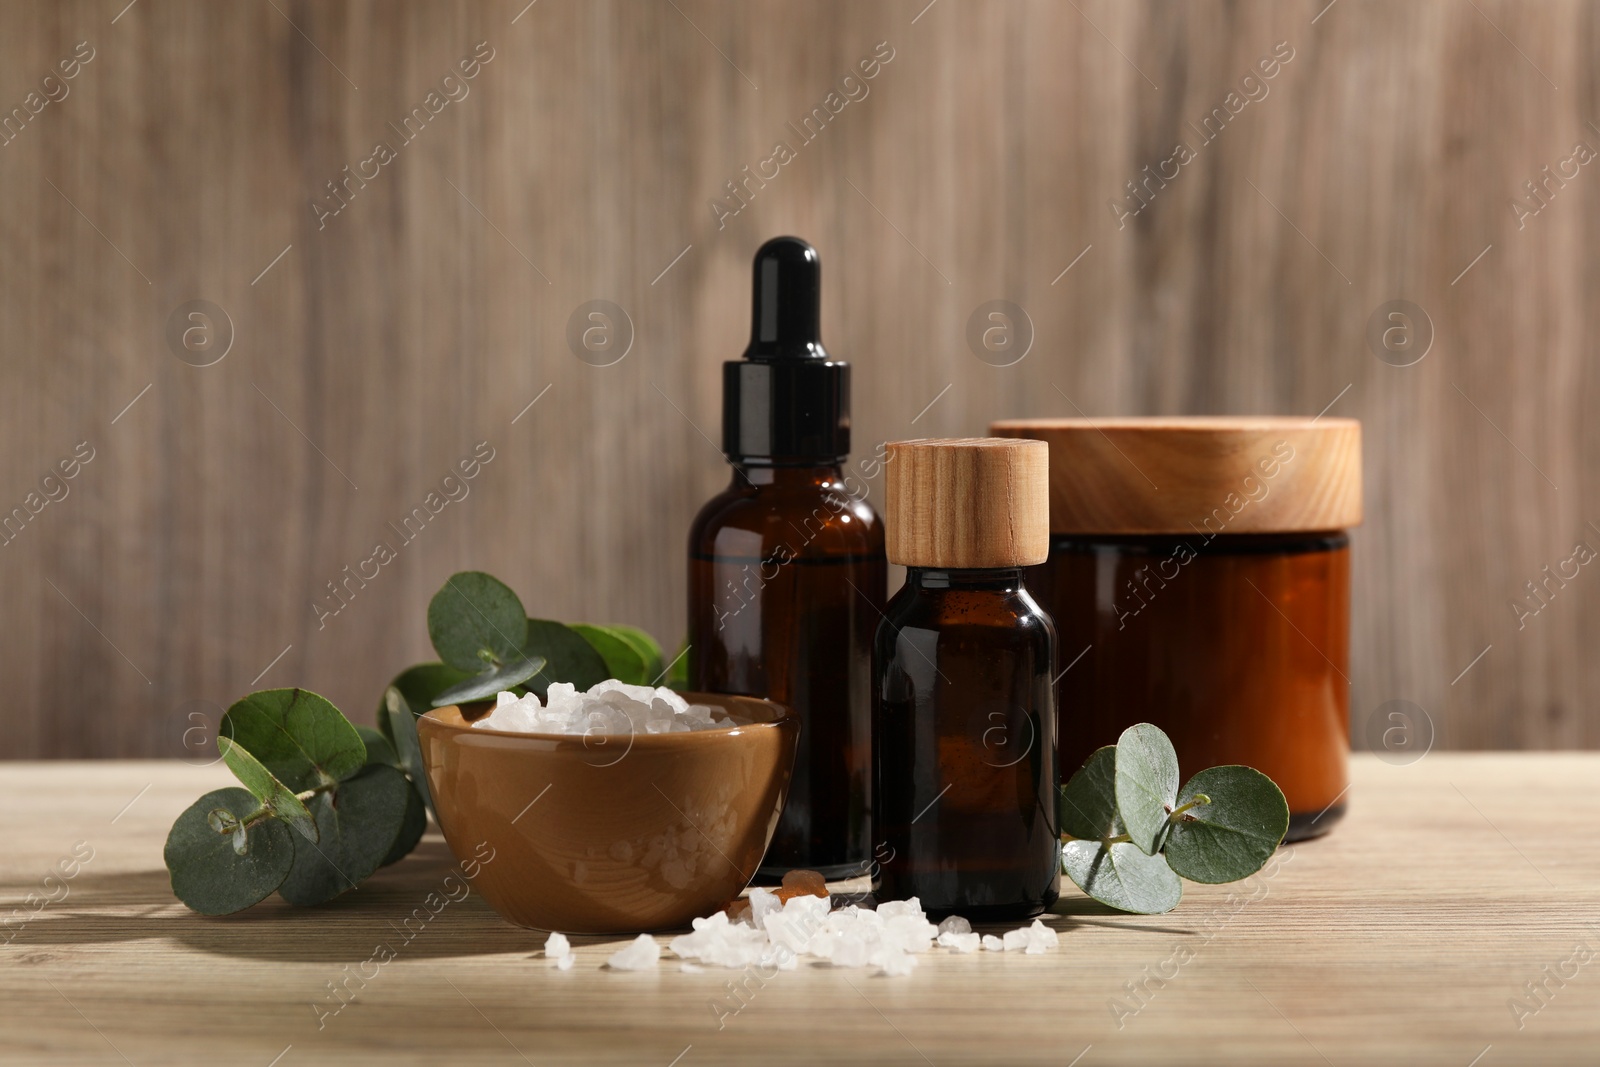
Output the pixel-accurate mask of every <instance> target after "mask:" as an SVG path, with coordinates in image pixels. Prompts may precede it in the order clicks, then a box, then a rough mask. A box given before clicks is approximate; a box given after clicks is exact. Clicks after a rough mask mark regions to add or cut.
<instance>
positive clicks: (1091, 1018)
mask: <svg viewBox="0 0 1600 1067" xmlns="http://www.w3.org/2000/svg"><path fill="white" fill-rule="evenodd" d="M1351 770H1352V777H1353V786H1352V789H1351V792H1350V798H1351V806H1350V814H1349V816H1348V817H1347V819H1346V821H1345V822H1344V823H1342V824H1341V825H1340V826H1339V827H1338V829H1337V830H1336V831H1335V832H1334V833H1333V834H1331V835H1330V836H1328V837H1326V838H1323V839H1320V840H1317V841H1313V842H1307V843H1304V844H1301V845H1296V846H1293V847H1292V848H1287V849H1283V850H1281V851H1280V852H1279V855H1278V857H1277V864H1276V866H1274V867H1271V868H1268V869H1265V870H1263V871H1262V872H1261V873H1259V874H1257V875H1256V876H1254V877H1253V878H1252V879H1250V880H1248V881H1246V882H1243V883H1238V884H1236V885H1233V886H1201V885H1188V886H1186V887H1185V897H1184V900H1183V902H1182V903H1181V904H1180V905H1179V906H1178V908H1177V909H1176V910H1175V911H1173V912H1171V913H1169V914H1166V915H1160V916H1133V915H1119V914H1115V913H1112V912H1109V911H1107V910H1106V909H1104V908H1102V907H1101V906H1099V905H1096V904H1094V903H1092V902H1090V901H1088V900H1087V899H1086V898H1084V897H1082V896H1081V895H1079V894H1077V892H1076V891H1075V890H1073V889H1072V888H1071V887H1070V886H1068V887H1066V890H1065V892H1066V897H1065V899H1064V900H1063V901H1062V902H1061V904H1060V905H1058V907H1057V909H1056V914H1054V915H1051V916H1049V917H1047V918H1048V922H1049V923H1050V925H1051V926H1052V927H1053V928H1054V929H1056V930H1057V931H1059V932H1060V934H1061V946H1060V948H1059V949H1058V950H1057V951H1055V952H1053V953H1047V954H1045V955H1042V956H1025V955H1020V954H1015V953H979V954H978V955H976V956H957V955H951V954H945V953H942V952H935V953H929V954H927V955H925V956H922V957H920V961H921V962H920V964H919V966H918V967H917V968H916V970H915V971H914V972H913V973H912V974H911V975H909V976H907V977H905V978H899V979H889V978H882V977H873V976H872V975H871V974H869V973H868V972H867V971H864V970H836V969H833V968H831V967H828V966H802V967H801V968H799V969H798V970H796V971H791V972H780V973H778V974H776V976H771V975H770V974H769V976H768V978H767V980H766V981H765V982H760V981H752V980H751V979H750V978H749V977H748V976H746V975H743V974H740V973H738V972H728V971H723V970H715V969H708V970H706V971H705V972H704V973H700V974H685V973H683V972H682V971H681V970H680V968H679V965H678V963H677V962H676V961H675V960H674V959H673V957H672V956H671V954H670V952H669V953H667V954H666V956H665V958H664V959H663V960H662V964H661V967H660V969H659V970H657V971H652V972H641V973H617V972H610V971H606V970H604V969H602V964H603V963H604V961H605V959H606V957H607V956H608V955H609V954H610V953H611V952H614V951H616V949H617V948H620V947H621V945H622V944H623V943H625V941H627V940H628V939H627V938H600V937H583V938H574V939H573V941H574V944H575V945H576V947H577V953H578V959H577V963H576V966H575V967H574V968H573V969H572V970H571V971H567V972H558V971H555V970H553V969H551V968H550V967H549V965H548V964H547V963H546V962H545V961H544V960H543V959H542V958H540V956H541V953H540V946H541V945H542V944H543V941H544V936H543V935H542V934H540V933H538V932H535V931H531V930H523V929H519V928H516V927H512V926H509V925H507V924H505V923H503V922H502V921H501V920H499V919H498V918H496V917H495V915H494V914H493V913H492V912H491V911H489V909H488V908H487V907H486V906H485V905H484V904H483V903H482V900H481V898H480V897H479V896H478V895H477V894H476V893H472V894H471V895H469V896H467V897H465V899H460V900H459V901H458V902H455V903H451V904H448V905H446V906H444V907H443V908H442V909H439V910H438V913H437V914H436V915H434V916H433V917H431V918H429V919H428V920H427V922H426V923H422V922H420V921H417V920H413V923H412V926H411V929H413V930H417V931H419V932H416V933H415V934H414V936H412V937H411V938H410V939H409V940H406V941H404V942H401V941H400V939H401V938H402V937H403V934H402V933H399V932H397V931H398V930H400V929H401V927H400V924H402V923H403V922H404V921H405V920H406V919H407V917H408V916H410V915H411V914H412V912H413V911H414V910H415V909H417V908H419V907H422V906H423V902H424V901H425V899H426V898H427V896H428V894H429V893H433V892H437V891H439V890H440V888H441V886H442V885H443V884H444V879H445V878H446V876H447V875H448V874H449V872H450V870H451V860H450V858H449V855H448V853H447V851H446V849H445V846H444V844H443V842H442V841H441V840H440V839H439V838H437V837H436V836H434V835H433V834H432V833H431V832H430V834H429V836H428V837H427V838H425V839H424V841H423V843H422V844H421V846H420V847H419V849H418V851H417V853H416V854H414V855H413V856H412V857H411V858H408V859H407V860H405V861H404V862H402V863H401V864H399V865H398V866H395V867H391V868H388V869H386V870H384V871H383V872H381V873H379V874H378V875H377V876H376V877H374V878H373V879H371V880H370V881H369V882H368V883H366V884H365V885H363V886H362V887H361V888H360V889H359V890H356V891H355V892H354V893H352V894H349V895H348V896H346V897H345V898H342V899H341V900H339V901H338V902H336V903H334V904H331V905H328V906H325V907H320V908H312V909H304V910H296V909H290V908H288V907H287V906H286V905H283V904H281V903H278V902H272V903H267V904H263V905H261V906H259V907H257V908H256V909H254V910H253V911H250V912H247V913H245V914H242V915H239V916H236V917H233V918H227V919H207V918H203V917H201V916H197V915H194V914H192V913H190V912H188V911H187V910H186V909H184V908H183V907H182V905H179V904H177V903H176V902H175V901H173V899H172V897H171V895H170V891H169V889H168V886H167V877H166V872H165V870H164V869H163V868H162V865H161V857H160V850H161V842H162V840H163V838H164V836H165V834H166V831H167V827H168V826H169V824H170V823H171V821H172V819H173V818H174V817H176V815H177V814H178V813H179V812H180V811H181V810H182V809H183V808H184V807H185V806H187V805H188V804H189V803H190V802H192V801H193V799H194V798H195V797H196V796H198V795H199V794H200V793H202V792H203V791H204V790H206V789H208V788H211V787H213V786H215V785H219V784H221V783H222V782H223V781H224V780H225V779H226V777H227V775H226V772H225V771H224V770H223V769H222V768H221V767H220V766H216V767H211V768H204V769H201V768H188V767H183V766H181V765H178V764H175V763H154V762H127V763H53V764H29V763H15V764H10V765H7V766H4V767H0V840H4V841H5V842H6V843H7V847H6V850H5V855H4V857H3V859H0V905H3V910H0V916H7V915H10V914H12V909H13V908H15V907H18V906H20V902H21V901H22V900H23V899H24V898H25V896H26V894H28V893H30V892H33V893H37V894H40V895H41V896H46V895H48V896H52V897H55V898H56V902H55V903H51V904H49V905H47V906H45V907H43V908H42V909H41V910H38V911H37V912H32V913H31V914H32V916H33V917H32V918H31V919H29V920H28V921H26V922H13V923H11V924H10V925H9V926H8V927H0V930H4V931H5V934H4V935H0V940H5V939H6V938H8V941H6V943H4V944H0V996H3V997H4V999H5V1003H6V1005H7V1010H6V1011H5V1012H4V1013H3V1014H0V1060H3V1061H4V1062H6V1063H8V1064H12V1063H14V1064H31V1063H49V1064H62V1063H84V1064H88V1063H107V1062H120V1061H119V1060H118V1056H117V1052H120V1053H121V1054H122V1055H123V1056H125V1057H126V1058H127V1060H128V1061H129V1062H132V1063H139V1064H143V1063H207V1064H211V1063H220V1062H227V1063H242V1064H249V1063H255V1064H262V1065H265V1064H267V1063H269V1062H271V1061H272V1059H273V1057H275V1056H279V1055H280V1054H282V1055H283V1058H282V1060H281V1061H280V1063H281V1064H282V1065H285V1067H287V1065H290V1064H296V1063H302V1064H303V1063H334V1062H337V1063H351V1064H367V1063H371V1064H379V1063H451V1064H458V1063H459V1064H488V1063H519V1064H520V1063H523V1062H524V1061H525V1060H526V1062H532V1063H538V1064H565V1063H573V1064H577V1063H582V1064H610V1063H618V1064H621V1063H632V1064H638V1063H644V1064H656V1065H658V1067H667V1065H668V1064H671V1063H674V1062H676V1063H678V1064H679V1065H680V1067H689V1065H693V1064H706V1063H773V1064H787V1063H794V1064H814V1063H819V1062H828V1063H881V1064H896V1065H898V1064H916V1065H925V1064H927V1063H934V1064H937V1065H939V1067H953V1065H957V1064H968V1063H972V1064H977V1063H985V1064H987V1063H1000V1062H1003V1063H1039V1064H1055V1065H1061V1064H1067V1063H1070V1062H1072V1061H1073V1058H1074V1057H1078V1056H1080V1055H1081V1057H1082V1058H1081V1059H1080V1060H1079V1061H1078V1062H1079V1063H1080V1064H1081V1065H1084V1067H1087V1065H1090V1064H1096V1063H1126V1064H1143V1063H1187V1064H1199V1065H1205V1064H1218V1065H1237V1064H1262V1065H1284V1064H1317V1065H1322V1064H1325V1063H1328V1062H1331V1063H1336V1064H1342V1063H1405V1064H1418V1065H1424V1067H1433V1065H1437V1067H1463V1065H1465V1064H1468V1063H1471V1062H1473V1058H1474V1057H1481V1058H1480V1059H1479V1060H1478V1063H1479V1064H1480V1067H1492V1065H1494V1064H1570V1063H1584V1062H1589V1061H1591V1060H1592V1058H1593V1054H1594V1050H1595V1047H1596V1044H1597V1042H1600V971H1597V968H1600V962H1595V961H1594V960H1593V959H1591V960H1590V961H1589V962H1587V963H1585V964H1574V963H1571V962H1569V961H1571V960H1573V959H1574V951H1575V948H1576V947H1577V946H1579V945H1587V946H1588V947H1589V948H1590V950H1591V951H1593V950H1596V949H1600V927H1597V926H1596V925H1595V916H1596V914H1597V913H1600V912H1597V907H1600V888H1597V887H1600V853H1596V851H1595V850H1594V849H1591V848H1581V847H1580V848H1574V847H1572V842H1574V841H1582V840H1585V839H1586V838H1587V836H1588V834H1589V833H1590V825H1589V823H1590V816H1589V814H1588V809H1589V806H1590V805H1589V800H1590V796H1591V794H1592V792H1593V783H1594V781H1595V780H1596V777H1597V776H1600V756H1596V755H1588V754H1530V755H1498V754H1497V755H1474V754H1454V753H1433V754H1430V755H1427V756H1425V757H1424V758H1423V759H1422V760H1421V761H1420V762H1418V763H1415V764H1412V765H1409V766H1394V765H1389V764H1385V763H1382V762H1380V761H1379V760H1378V759H1376V758H1374V757H1372V756H1357V757H1356V759H1355V760H1354V762H1353V765H1352V768H1351ZM113 820H114V821H113ZM80 842H81V843H83V844H82V845H80V844H79V843H80ZM75 847H77V848H78V850H79V854H80V855H81V854H83V853H84V852H85V851H92V858H91V859H90V860H89V861H88V862H86V863H83V864H82V865H81V868H80V869H79V872H78V874H77V876H76V877H74V878H71V879H68V880H66V881H65V882H60V883H55V884H52V885H51V886H49V887H46V886H45V885H43V884H42V883H43V879H44V877H45V875H46V874H47V873H48V872H49V871H51V870H53V869H55V868H56V865H57V863H58V861H60V860H61V859H62V858H63V857H65V856H70V855H71V854H72V853H73V850H74V848H75ZM60 886H64V887H65V896H63V895H62V889H61V888H60ZM454 895H456V896H459V895H460V894H459V893H458V892H457V893H455V894H454ZM997 930H998V928H995V930H993V931H991V932H997ZM660 940H661V941H662V943H663V944H665V943H666V941H667V940H668V939H667V938H665V937H662V938H661V939H660ZM380 943H381V944H386V945H390V947H393V948H395V949H396V952H397V957H396V958H395V959H394V960H392V961H390V962H387V963H384V964H382V965H381V966H376V965H369V964H368V963H367V961H368V960H369V959H371V958H372V956H373V952H374V949H375V946H377V945H378V944H380ZM1547 968H1548V970H1547ZM374 972H376V973H374ZM363 974H364V975H366V978H365V985H364V986H363V985H362V984H361V981H360V980H359V976H361V975H363ZM1552 974H1554V975H1555V979H1554V980H1552V978H1551V975H1552ZM350 975H357V976H358V979H354V980H352V979H350V978H349V976H350ZM347 980H348V981H349V983H350V984H349V986H348V989H349V991H350V992H351V993H354V994H355V999H354V1001H352V1002H351V1003H349V1004H347V1005H345V1006H344V1007H343V1008H342V1010H339V1011H338V1014H336V1015H331V1016H324V1015H322V1014H320V1013H319V1009H320V1011H321V1012H328V1011H331V1010H333V1009H335V1008H337V1007H338V1001H336V1000H335V999H333V995H332V993H331V992H330V989H329V984H330V983H334V984H338V983H343V982H346V981H347ZM730 980H737V981H739V982H740V983H744V984H745V988H746V990H747V991H746V993H745V995H744V1006H743V1007H741V1008H739V1010H738V1011H737V1013H736V1014H731V1015H723V1016H722V1017H721V1021H722V1023H723V1024H724V1025H723V1026H722V1027H721V1028H720V1029H719V1028H718V1020H719V1014H718V1012H716V1011H715V1010H714V1009H713V1004H717V1003H723V1004H725V1005H732V1006H735V1007H737V1006H738V1005H739V1002H738V1001H732V1000H729V996H730V994H729V990H728V983H729V981H730ZM1530 982H1532V983H1536V984H1539V983H1543V984H1544V989H1545V990H1546V993H1545V994H1544V995H1543V996H1542V999H1541V1000H1530V999H1529V993H1528V990H1527V983H1530ZM347 995H348V994H347ZM1518 1001H1520V1002H1521V1003H1522V1004H1523V1005H1524V1007H1525V1008H1529V1009H1530V1010H1529V1011H1527V1012H1523V1013H1516V1012H1514V1011H1513V1010H1512V1007H1511V1005H1512V1003H1513V1002H1518ZM1534 1007H1536V1008H1537V1010H1531V1009H1532V1008H1534ZM319 1021H320V1023H321V1024H322V1025H321V1026H320V1027H319V1025H318V1024H319ZM1119 1022H1120V1025H1119ZM1519 1022H1520V1023H1521V1026H1520V1027H1519V1026H1518V1023H1519ZM290 1046H292V1047H290ZM286 1047H287V1048H289V1051H288V1052H286V1053H285V1052H284V1050H285V1048H286ZM114 1049H115V1050H116V1051H113V1050H114ZM1085 1050H1087V1051H1085ZM1486 1050H1487V1051H1486ZM680 1056H681V1059H678V1060H676V1061H675V1060H674V1057H680Z"/></svg>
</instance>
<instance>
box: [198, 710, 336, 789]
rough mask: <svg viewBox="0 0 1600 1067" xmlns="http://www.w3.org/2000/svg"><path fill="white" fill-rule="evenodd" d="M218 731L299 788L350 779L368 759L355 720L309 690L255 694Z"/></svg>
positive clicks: (276, 775) (292, 785) (226, 718)
mask: <svg viewBox="0 0 1600 1067" xmlns="http://www.w3.org/2000/svg"><path fill="white" fill-rule="evenodd" d="M219 736H220V737H227V738H230V739H231V740H233V741H234V742H236V743H237V744H239V745H242V746H244V748H245V749H246V750H247V751H248V752H249V753H250V754H251V755H252V756H254V757H255V758H256V759H258V760H260V761H261V764H262V766H264V767H266V769H267V770H269V771H271V772H272V775H273V777H275V778H277V779H278V781H280V782H282V783H283V784H284V785H286V786H288V787H289V788H290V789H291V790H293V791H294V792H296V793H303V792H305V791H306V790H307V789H315V788H317V787H318V786H323V785H328V784H330V783H332V782H337V781H339V780H340V779H343V778H348V777H349V776H350V775H352V774H355V773H356V772H357V771H359V770H360V769H361V768H362V766H363V765H364V764H365V763H366V762H367V746H366V745H365V744H363V743H362V741H361V735H360V734H359V733H357V732H356V728H355V727H354V726H352V725H351V724H350V720H349V719H346V718H345V717H344V716H343V715H342V714H340V712H339V709H338V708H336V707H334V706H333V705H332V704H330V703H329V702H328V701H327V699H326V698H324V697H320V696H318V695H317V694H315V693H313V692H311V691H310V690H307V689H265V690H262V691H261V692H259V693H251V694H250V695H249V696H247V697H245V698H244V699H243V700H241V701H239V702H238V703H236V704H234V705H233V707H231V708H229V709H228V713H227V714H226V715H224V716H223V717H222V728H221V730H220V731H219Z"/></svg>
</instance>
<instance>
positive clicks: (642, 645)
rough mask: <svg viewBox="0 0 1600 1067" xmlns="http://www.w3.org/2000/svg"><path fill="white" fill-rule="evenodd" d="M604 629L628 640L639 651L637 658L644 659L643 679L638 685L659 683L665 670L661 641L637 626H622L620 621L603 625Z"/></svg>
mask: <svg viewBox="0 0 1600 1067" xmlns="http://www.w3.org/2000/svg"><path fill="white" fill-rule="evenodd" d="M604 629H606V630H609V631H610V632H611V633H613V634H615V635H616V636H618V637H620V638H621V639H622V640H624V641H626V642H628V644H630V645H632V646H633V650H634V651H635V652H637V653H639V658H640V659H641V660H643V661H644V681H642V682H640V683H639V684H640V685H660V684H661V675H662V673H663V671H664V670H665V667H666V664H665V662H664V661H663V659H662V654H661V643H660V642H659V641H657V640H656V639H655V638H654V637H651V636H650V635H649V634H648V633H646V632H645V631H644V630H641V629H639V628H638V627H637V626H623V625H622V624H620V623H612V624H611V625H609V626H606V627H604Z"/></svg>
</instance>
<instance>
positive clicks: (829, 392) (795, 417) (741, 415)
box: [722, 237, 850, 466]
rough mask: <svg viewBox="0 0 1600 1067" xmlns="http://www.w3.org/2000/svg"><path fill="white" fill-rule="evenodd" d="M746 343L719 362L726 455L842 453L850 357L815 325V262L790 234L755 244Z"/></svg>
mask: <svg viewBox="0 0 1600 1067" xmlns="http://www.w3.org/2000/svg"><path fill="white" fill-rule="evenodd" d="M754 275H755V276H754V285H753V287H752V291H753V299H752V302H751V315H750V346H749V347H748V348H746V349H745V350H744V358H743V359H739V360H733V361H731V362H728V363H724V364H723V365H722V450H723V451H724V452H725V453H727V455H728V459H729V460H730V461H731V462H734V463H756V464H774V465H786V466H793V465H801V464H811V463H834V462H837V461H839V460H842V459H843V458H844V457H845V456H847V455H849V454H850V365H849V364H848V363H844V362H842V361H838V360H834V359H831V358H830V357H829V356H828V352H827V349H825V348H823V347H822V335H821V331H820V329H819V327H818V322H819V320H820V318H821V314H820V313H821V309H822V264H821V261H820V260H818V258H817V250H816V249H815V248H812V247H811V246H810V245H809V244H807V243H806V242H804V241H802V240H800V238H798V237H774V238H773V239H772V240H770V241H768V242H767V243H766V244H764V245H762V246H761V248H760V249H759V250H758V251H757V252H756V258H755V264H754Z"/></svg>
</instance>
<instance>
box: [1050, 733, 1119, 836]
mask: <svg viewBox="0 0 1600 1067" xmlns="http://www.w3.org/2000/svg"><path fill="white" fill-rule="evenodd" d="M1116 767H1117V747H1116V746H1115V745H1107V746H1105V747H1104V748H1099V749H1096V750H1095V751H1094V753H1093V754H1092V755H1090V757H1089V758H1088V759H1086V760H1084V761H1083V766H1082V767H1080V768H1079V769H1078V773H1077V774H1074V775H1073V776H1072V778H1071V780H1070V781H1068V782H1067V784H1066V785H1064V786H1062V787H1061V799H1060V801H1059V803H1058V807H1059V809H1060V818H1061V832H1062V833H1064V834H1068V835H1070V836H1072V837H1081V838H1086V839H1088V840H1100V839H1104V838H1107V837H1117V836H1119V835H1121V834H1122V832H1123V826H1122V820H1121V819H1119V818H1117V794H1116V773H1117V772H1116Z"/></svg>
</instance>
